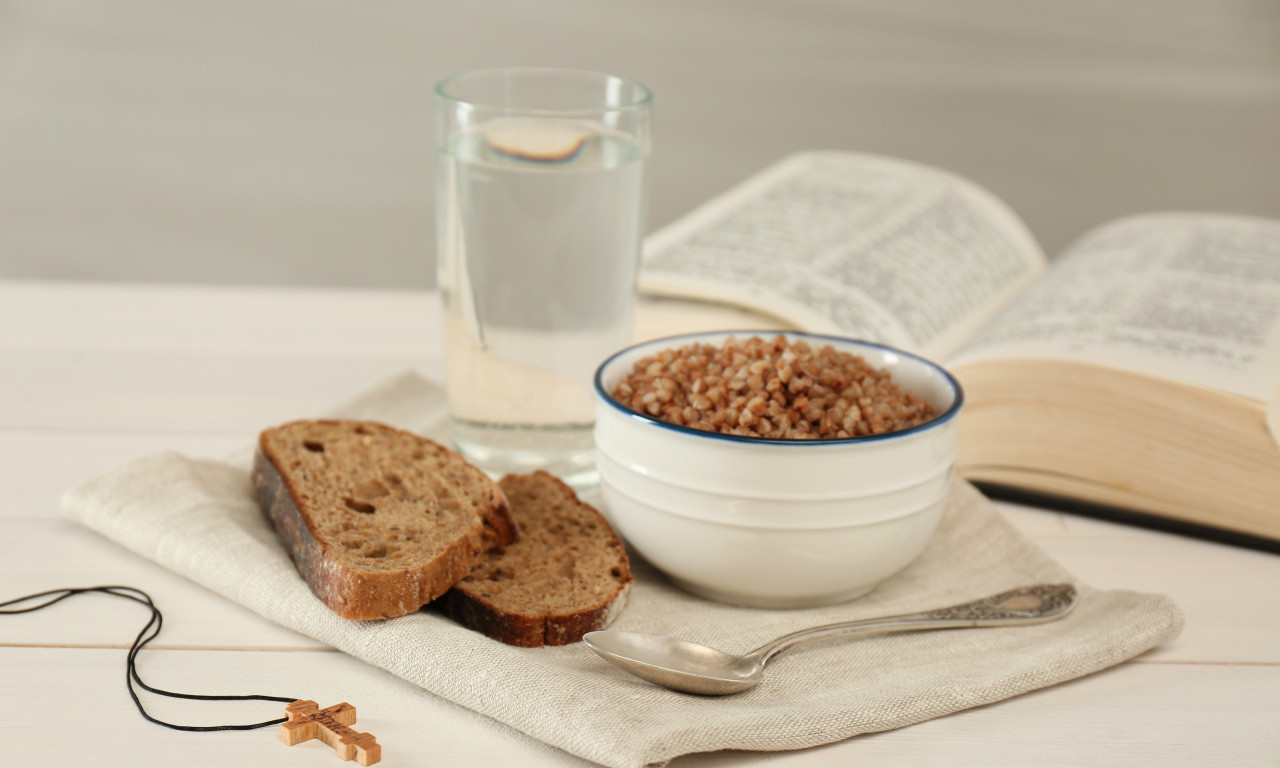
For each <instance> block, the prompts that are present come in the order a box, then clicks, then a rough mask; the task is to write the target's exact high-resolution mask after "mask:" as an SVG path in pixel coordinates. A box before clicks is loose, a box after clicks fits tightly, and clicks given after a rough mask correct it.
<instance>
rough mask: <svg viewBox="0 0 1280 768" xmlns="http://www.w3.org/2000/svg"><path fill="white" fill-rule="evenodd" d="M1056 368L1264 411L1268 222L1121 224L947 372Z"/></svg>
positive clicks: (1271, 301)
mask: <svg viewBox="0 0 1280 768" xmlns="http://www.w3.org/2000/svg"><path fill="white" fill-rule="evenodd" d="M995 357H1005V358H1007V357H1036V358H1050V359H1059V360H1062V359H1065V360H1074V361H1080V362H1087V363H1092V364H1096V365H1105V366H1110V367H1114V368H1119V369H1122V370H1127V371H1133V372H1135V373H1142V374H1147V375H1151V376H1159V377H1162V378H1167V379H1171V380H1174V381H1179V382H1183V383H1185V384H1191V385H1195V386H1201V387H1209V388H1212V389H1217V390H1221V391H1224V392H1228V393H1231V394H1235V395H1239V396H1241V397H1246V398H1249V399H1252V400H1257V401H1260V402H1264V403H1266V402H1270V401H1271V400H1272V397H1273V394H1274V393H1275V392H1276V391H1277V385H1278V384H1280V222H1278V221H1269V220H1266V219H1252V218H1244V217H1232V216H1218V215H1210V214H1156V215H1147V216H1138V217H1133V218H1127V219H1122V220H1120V221H1117V222H1114V223H1112V224H1109V225H1106V226H1103V227H1101V228H1099V229H1096V230H1094V231H1093V232H1091V233H1089V234H1087V235H1086V236H1085V237H1084V238H1082V239H1081V240H1080V241H1079V242H1078V243H1076V244H1075V245H1073V246H1072V247H1071V248H1069V249H1068V250H1067V251H1066V252H1065V253H1064V254H1063V256H1062V258H1061V259H1060V260H1058V261H1057V262H1056V263H1055V264H1054V266H1053V268H1052V269H1051V270H1050V271H1049V272H1048V273H1047V274H1046V275H1045V276H1044V277H1042V278H1041V279H1040V280H1039V281H1037V282H1036V283H1035V284H1033V285H1032V286H1031V287H1030V288H1028V289H1027V290H1026V291H1024V292H1023V293H1022V295H1021V296H1019V297H1018V298H1017V299H1015V300H1014V301H1013V302H1012V303H1011V304H1010V305H1009V306H1008V307H1007V308H1006V309H1005V310H1004V311H1002V312H1001V313H1000V314H999V315H997V316H996V317H995V318H993V319H992V321H991V322H990V323H989V324H988V325H987V326H985V327H984V328H983V329H982V330H980V331H979V332H978V333H977V334H975V335H974V337H973V338H972V339H971V340H970V341H969V343H968V344H966V345H965V347H964V348H963V349H962V350H960V352H959V353H958V354H957V355H956V357H955V358H954V359H953V360H952V361H951V363H952V364H953V365H956V366H959V365H962V364H964V363H966V362H971V361H974V360H982V359H991V358H995Z"/></svg>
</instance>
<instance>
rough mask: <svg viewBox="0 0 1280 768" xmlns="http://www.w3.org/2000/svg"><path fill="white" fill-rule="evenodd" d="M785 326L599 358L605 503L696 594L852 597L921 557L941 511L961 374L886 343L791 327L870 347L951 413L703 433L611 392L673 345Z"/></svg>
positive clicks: (869, 352)
mask: <svg viewBox="0 0 1280 768" xmlns="http://www.w3.org/2000/svg"><path fill="white" fill-rule="evenodd" d="M775 335H777V334H776V332H765V331H736V332H733V333H699V334H690V335H685V336H674V337H670V338H665V339H658V340H655V341H651V342H646V343H644V344H639V345H636V346H633V347H629V348H627V349H624V350H623V351H621V352H619V353H617V354H615V355H614V356H613V357H611V358H609V359H608V360H606V361H605V362H604V363H603V364H602V365H601V366H600V368H599V369H598V370H597V372H596V377H595V390H596V426H595V441H596V460H597V464H598V466H599V469H600V482H601V492H602V494H603V497H604V505H605V510H604V511H605V514H606V516H607V517H608V518H609V521H610V523H611V524H612V525H613V526H614V528H615V529H616V530H617V531H618V533H619V534H621V535H622V536H623V538H625V539H626V540H627V541H628V543H630V544H631V546H632V547H634V548H635V550H636V551H637V552H638V553H639V554H640V555H641V556H643V557H644V558H645V559H646V560H648V561H649V562H651V563H652V564H653V565H654V566H656V567H657V568H658V569H659V570H661V571H662V572H663V573H665V574H666V575H667V576H668V577H670V578H671V580H672V581H674V582H675V583H676V584H678V585H680V586H681V587H683V588H685V589H687V590H688V591H690V592H693V593H695V594H698V595H702V596H704V597H709V598H712V599H715V600H720V601H723V602H728V603H736V604H739V605H749V606H755V607H763V608H799V607H809V606H815V605H826V604H829V603H836V602H842V601H845V600H851V599H853V598H855V597H858V596H860V595H863V594H865V593H867V592H869V591H871V589H873V588H874V587H875V586H876V585H877V584H879V583H880V582H881V581H883V580H884V579H886V578H888V577H889V576H891V575H893V574H894V573H896V572H897V571H899V570H901V569H902V568H903V567H905V566H906V565H907V564H908V563H910V562H911V561H912V560H914V559H915V558H916V556H917V555H919V554H920V551H921V550H922V549H924V546H925V544H926V543H927V542H928V540H929V537H930V536H931V535H932V534H933V531H934V529H935V528H936V527H937V524H938V520H939V519H940V518H941V516H942V509H943V504H944V501H945V499H946V495H947V489H948V487H949V486H950V483H951V478H952V470H953V466H954V464H955V456H956V437H955V417H956V414H957V413H959V411H960V407H961V405H962V403H963V401H964V395H963V393H962V391H961V389H960V385H959V384H958V383H957V382H956V380H955V379H954V378H952V377H951V375H950V374H948V373H947V372H946V371H944V370H943V369H942V368H940V367H938V366H937V365H934V364H933V363H930V362H928V361H926V360H923V359H921V358H919V357H916V356H915V355H911V354H908V353H906V352H901V351H898V350H895V349H891V348H889V347H885V346H882V345H879V344H872V343H869V342H862V341H855V340H851V339H843V338H838V337H832V336H819V335H813V334H802V333H785V334H783V335H784V336H786V337H788V338H789V339H792V340H798V339H804V340H806V341H808V342H809V344H810V345H811V346H815V347H821V346H823V345H826V344H830V345H831V346H833V347H835V348H837V349H840V350H844V351H848V352H852V353H854V354H857V355H861V356H862V357H863V358H864V359H866V360H867V362H869V363H870V364H871V365H873V366H875V367H877V368H884V369H887V370H888V371H889V372H890V374H891V375H892V377H893V380H894V381H895V382H896V383H897V384H898V385H899V386H901V387H903V388H905V389H908V390H910V391H912V392H914V393H915V394H916V395H918V396H920V397H922V398H924V399H925V400H927V401H928V402H929V404H930V405H932V406H933V408H934V410H935V412H936V413H938V414H939V415H938V416H937V417H936V418H934V419H933V420H932V421H929V422H927V423H925V424H921V425H919V426H916V427H911V428H909V429H905V430H902V431H899V432H892V433H888V434H884V435H871V436H866V437H854V438H844V439H831V440H804V441H801V440H771V439H765V438H751V437H739V436H734V435H721V434H715V433H710V432H703V431H699V430H695V429H691V428H687V427H681V426H676V425H674V424H668V423H666V422H663V421H660V420H658V419H656V418H653V417H651V416H648V415H646V414H643V413H639V412H637V411H633V410H631V409H630V408H627V407H625V406H623V405H621V404H620V403H618V402H617V401H615V400H614V399H613V398H611V397H610V396H609V392H611V391H613V388H614V387H615V386H616V385H617V383H618V381H619V380H620V379H621V378H622V377H623V376H625V375H626V374H628V373H630V372H631V370H632V366H633V365H634V364H635V362H636V361H638V360H640V359H641V358H644V357H647V356H649V355H652V354H654V353H656V352H659V351H661V350H663V349H668V348H672V347H682V346H685V345H687V344H691V343H694V342H703V343H710V344H716V345H718V344H720V343H721V342H723V341H724V339H725V338H726V337H728V336H735V337H737V338H739V339H746V338H750V337H751V336H761V337H762V338H772V337H773V336H775Z"/></svg>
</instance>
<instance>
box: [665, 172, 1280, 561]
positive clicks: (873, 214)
mask: <svg viewBox="0 0 1280 768" xmlns="http://www.w3.org/2000/svg"><path fill="white" fill-rule="evenodd" d="M641 290H642V292H643V293H644V294H646V295H657V296H666V297H679V298H683V299H695V300H698V301H710V302H723V303H727V304H733V305H738V306H741V307H745V308H750V309H752V310H754V311H756V312H760V313H763V314H765V315H768V316H770V317H771V323H770V324H772V325H774V326H775V327H779V328H795V329H799V330H805V331H810V332H818V333H834V334H839V335H844V336H853V337H858V338H864V339H870V340H874V341H879V342H882V343H886V344H889V345H892V346H897V347H900V348H902V349H906V350H908V351H912V352H916V353H918V354H921V355H923V356H925V357H928V358H931V359H933V360H936V361H938V362H941V363H943V364H944V365H946V366H947V367H948V368H949V369H950V370H951V371H952V372H953V373H954V374H955V375H956V376H957V378H959V379H960V381H961V383H962V385H963V387H964V390H965V398H966V403H965V406H964V410H963V412H962V414H961V419H960V458H959V462H958V465H957V471H958V472H959V473H960V474H961V475H962V476H963V477H966V478H968V479H970V480H972V481H974V482H976V483H978V484H979V486H980V487H983V488H984V489H985V490H987V491H988V492H990V493H993V494H996V495H999V494H1001V493H1004V494H1005V495H1008V496H1013V497H1015V498H1022V499H1024V500H1033V501H1035V500H1038V501H1041V502H1044V503H1048V504H1050V505H1053V506H1057V507H1059V508H1067V509H1075V510H1076V511H1085V512H1086V513H1094V514H1102V515H1104V516H1110V517H1119V518H1120V519H1124V520H1126V521H1129V522H1140V523H1146V524H1152V525H1156V526H1157V527H1171V528H1175V529H1181V530H1186V531H1188V532H1192V533H1197V534H1200V535H1207V536H1210V537H1212V538H1218V539H1220V540H1227V541H1236V542H1237V543H1242V544H1246V545H1250V546H1257V547H1261V548H1264V549H1272V550H1275V551H1280V447H1278V446H1277V440H1276V437H1277V435H1278V434H1280V222H1278V221H1270V220H1265V219H1251V218H1243V217H1231V216H1220V215H1209V214H1182V213H1169V214H1153V215H1145V216H1137V217H1133V218H1126V219H1122V220H1119V221H1115V222H1111V223H1109V224H1105V225H1103V226H1101V227H1099V228H1097V229H1095V230H1093V231H1091V232H1089V233H1086V234H1084V235H1083V236H1082V237H1081V238H1080V239H1079V240H1078V241H1077V242H1076V243H1075V244H1074V245H1072V246H1071V247H1070V248H1068V249H1067V250H1066V251H1064V252H1063V253H1062V254H1060V255H1059V256H1058V257H1057V258H1056V259H1054V260H1053V261H1052V263H1051V262H1050V260H1049V259H1047V258H1046V257H1045V255H1044V253H1043V252H1042V250H1041V248H1040V247H1039V245H1038V244H1037V243H1036V241H1035V239H1034V238H1033V237H1032V236H1031V234H1030V233H1029V232H1028V230H1027V228H1026V226H1025V225H1024V224H1023V223H1022V222H1021V221H1019V219H1018V218H1017V217H1016V216H1015V215H1014V214H1013V212H1012V211H1010V209H1009V208H1008V207H1007V206H1006V205H1004V204H1003V203H1001V202H1000V201H999V200H997V199H996V198H995V197H993V196H992V195H991V194H990V193H988V192H986V191H985V190H983V189H981V188H979V187H977V186H976V185H974V184H972V183H971V182H968V181H966V180H964V179H961V178H958V177H956V176H953V175H950V174H947V173H944V172H942V171H939V170H937V169H933V168H928V167H925V166H920V165H915V164H912V163H907V162H903V161H899V160H892V159H889V158H884V157H877V156H870V155H861V154H854V153H845V152H813V153H804V154H799V155H794V156H791V157H788V158H786V159H785V160H783V161H782V162H780V163H778V164H777V165H775V166H773V167H771V168H769V169H767V170H765V171H763V172H762V173H760V174H758V175H756V176H754V177H752V178H750V179H748V180H747V181H745V182H744V183H742V184H740V185H738V186H737V187H735V188H733V189H731V190H730V191H729V192H727V193H725V194H724V195H722V196H720V197H718V198H715V199H713V200H711V201H710V202H708V203H706V204H705V205H703V206H702V207H700V208H698V209H697V210H695V211H694V212H693V213H691V214H689V215H688V216H686V217H684V218H683V219H681V220H679V221H677V222H676V223H674V224H672V225H670V226H668V227H666V228H664V229H663V230H662V231H660V232H658V233H656V234H654V235H653V236H651V237H650V239H649V241H648V242H647V243H646V249H645V256H644V259H643V262H642V269H641ZM1081 504H1083V506H1081Z"/></svg>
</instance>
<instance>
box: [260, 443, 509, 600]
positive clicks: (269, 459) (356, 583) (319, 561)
mask: <svg viewBox="0 0 1280 768" xmlns="http://www.w3.org/2000/svg"><path fill="white" fill-rule="evenodd" d="M322 423H327V424H337V423H339V422H322ZM379 426H381V425H379ZM383 428H385V429H391V428H390V427H383ZM266 434H267V433H266V432H264V433H263V435H262V436H261V437H260V438H259V443H258V450H257V452H256V455H255V457H254V467H253V485H254V491H255V494H256V496H257V498H258V503H259V505H260V506H261V507H262V509H263V510H264V512H265V513H266V514H267V516H268V517H269V518H270V519H271V522H272V524H273V526H274V527H275V529H276V532H277V534H278V535H279V537H280V540H281V542H282V543H283V544H284V545H285V549H286V550H287V551H288V552H289V556H290V557H291V558H292V559H293V562H294V565H295V566H296V567H297V569H298V573H299V574H300V575H301V576H302V578H303V580H304V581H306V583H307V586H308V587H309V588H310V589H311V591H312V593H313V594H315V596H316V597H317V598H319V599H320V601H321V602H323V603H324V604H325V605H326V606H327V607H328V608H329V609H330V610H332V611H333V612H334V613H336V614H337V615H338V616H341V617H342V618H345V619H362V620H368V619H386V618H393V617H396V616H403V615H405V614H407V613H411V612H413V611H416V610H418V609H419V608H421V607H422V606H423V605H425V604H427V603H429V602H431V601H432V600H434V599H436V598H437V597H439V596H440V595H442V594H444V592H446V591H447V590H448V589H449V588H450V587H451V586H453V585H454V584H456V583H457V582H458V581H459V580H460V579H462V578H463V577H464V576H466V575H467V574H468V573H469V572H470V570H471V568H472V566H473V565H474V563H475V561H476V558H477V556H478V555H479V554H480V553H481V552H482V551H483V550H484V548H485V530H486V529H485V525H484V523H483V521H482V519H481V517H480V516H479V515H477V517H476V518H475V521H474V524H473V525H472V526H471V527H470V529H468V530H467V531H466V532H465V534H464V535H463V536H460V537H459V538H458V539H456V540H455V541H454V542H452V543H451V544H450V546H448V547H447V548H446V549H445V550H444V551H442V552H441V553H440V554H439V555H437V556H436V557H435V558H433V559H432V560H430V561H428V562H426V563H423V564H421V565H419V566H417V567H413V568H407V569H400V570H386V571H378V570H367V571H366V570H357V569H355V568H351V567H349V566H347V565H345V564H343V563H342V562H340V561H339V560H338V559H336V558H335V557H334V555H333V553H332V552H331V551H330V550H329V548H328V547H327V546H326V544H325V542H324V541H323V540H321V539H320V538H318V537H317V536H316V529H315V526H314V525H313V522H312V520H311V519H310V518H309V517H308V516H307V514H305V513H304V512H303V511H302V510H301V509H299V507H298V504H297V501H296V499H297V498H298V497H299V496H298V493H297V489H296V488H294V487H293V486H292V484H291V482H290V478H289V476H288V475H287V474H286V473H282V472H281V471H280V470H279V463H278V457H273V456H272V455H271V453H272V451H271V449H270V446H268V445H267V442H266V439H265V438H266ZM418 439H422V438H418ZM508 519H509V516H508Z"/></svg>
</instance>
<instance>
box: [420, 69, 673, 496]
mask: <svg viewBox="0 0 1280 768" xmlns="http://www.w3.org/2000/svg"><path fill="white" fill-rule="evenodd" d="M650 102H651V96H650V93H649V91H648V89H646V88H645V87H644V86H642V85H640V84H639V83H635V82H632V81H629V80H625V79H622V78H618V77H612V76H609V75H604V74H598V73H594V72H580V71H575V70H564V69H533V68H512V69H494V70H483V71H478V72H470V73H466V74H461V75H457V76H455V77H452V78H449V79H447V80H444V81H442V82H441V83H440V84H439V85H437V86H436V98H435V105H436V108H435V114H436V126H435V127H436V230H437V233H436V237H437V249H436V254H437V264H438V269H439V288H440V294H441V299H442V301H443V304H444V329H445V380H446V388H447V391H448V397H449V416H450V421H451V427H452V435H453V441H454V443H455V445H456V446H457V448H458V449H459V450H460V451H461V452H462V454H463V455H464V456H466V457H467V459H469V460H470V461H472V462H473V463H475V464H477V465H478V466H480V467H481V468H483V469H485V470H486V471H488V472H490V473H493V474H501V473H506V472H530V471H533V470H535V469H543V470H546V471H548V472H551V473H552V474H555V475H558V476H559V477H560V478H561V479H563V480H565V481H566V482H568V483H569V484H570V485H573V486H575V487H577V488H579V489H580V490H581V489H586V488H590V487H591V486H593V485H594V484H595V482H596V481H597V479H598V476H597V474H596V470H595V456H594V448H593V444H592V438H591V429H592V423H593V421H594V418H595V417H594V413H593V409H594V406H593V402H592V394H591V376H592V374H593V373H594V371H595V368H596V366H597V365H599V363H600V362H601V361H603V360H604V359H605V358H606V357H608V356H609V355H610V354H612V353H613V352H615V351H617V350H618V349H621V348H622V347H624V346H626V345H627V344H628V343H630V341H631V332H632V315H633V312H634V306H635V284H636V267H637V264H638V261H639V255H640V240H641V237H642V235H643V233H644V229H645V212H646V197H647V196H646V182H645V175H646V174H645V166H646V160H647V158H648V155H649V145H650V137H649V123H650Z"/></svg>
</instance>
